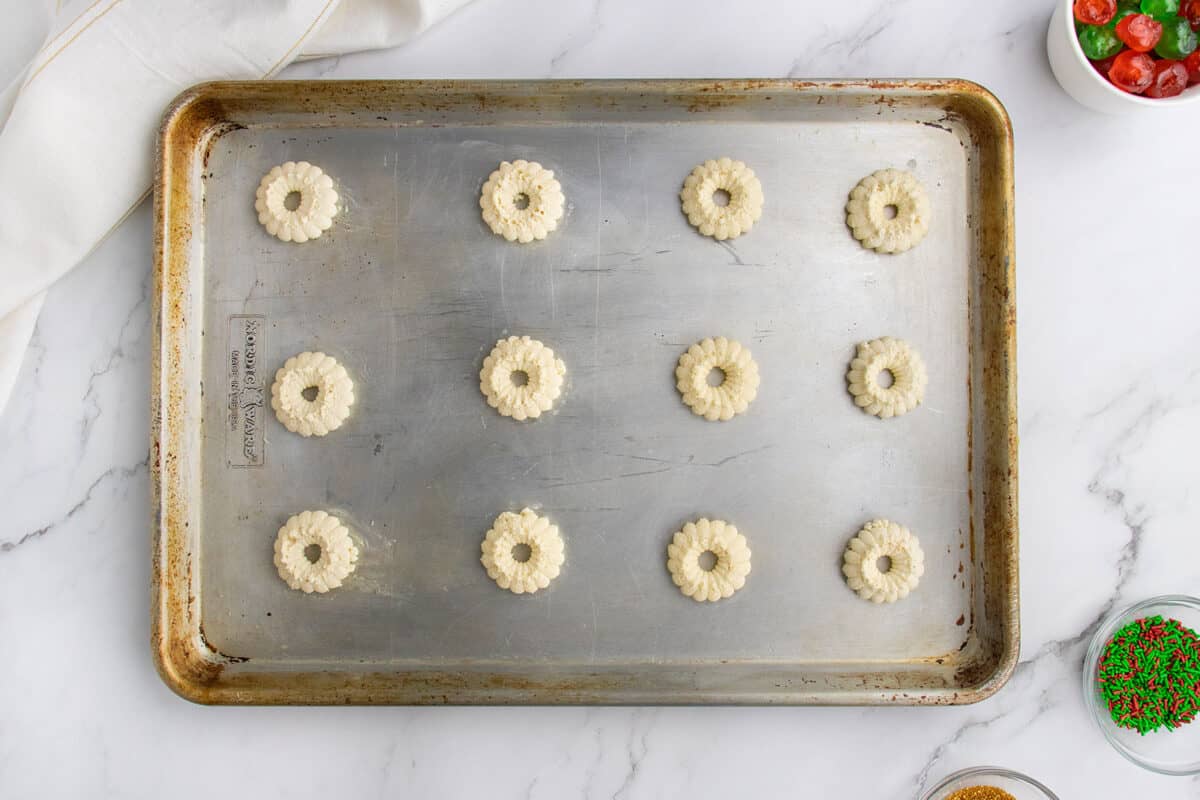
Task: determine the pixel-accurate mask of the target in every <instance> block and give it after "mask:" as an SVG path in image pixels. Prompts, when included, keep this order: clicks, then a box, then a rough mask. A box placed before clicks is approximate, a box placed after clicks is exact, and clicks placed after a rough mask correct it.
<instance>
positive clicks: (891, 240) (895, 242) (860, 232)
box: [846, 169, 930, 253]
mask: <svg viewBox="0 0 1200 800" xmlns="http://www.w3.org/2000/svg"><path fill="white" fill-rule="evenodd" d="M889 207H890V208H891V209H892V210H894V211H895V212H896V214H895V216H889V214H888V209H889ZM929 216H930V211H929V197H928V196H927V195H926V194H925V187H924V186H922V185H921V182H920V181H919V180H917V178H916V176H915V175H913V174H912V173H909V172H903V171H901V170H898V169H881V170H879V171H878V172H873V173H871V174H870V175H868V176H867V177H865V178H863V179H862V180H861V181H860V182H859V184H858V185H857V186H855V187H854V189H853V190H852V191H851V192H850V200H849V202H847V203H846V224H847V225H849V226H850V230H851V232H853V233H854V238H855V239H858V240H859V241H860V242H862V245H863V247H866V248H869V249H871V250H875V251H877V252H880V253H902V252H904V251H905V250H908V249H909V248H912V247H915V246H916V245H917V244H918V243H920V241H921V240H922V239H924V238H925V234H926V233H928V232H929Z"/></svg>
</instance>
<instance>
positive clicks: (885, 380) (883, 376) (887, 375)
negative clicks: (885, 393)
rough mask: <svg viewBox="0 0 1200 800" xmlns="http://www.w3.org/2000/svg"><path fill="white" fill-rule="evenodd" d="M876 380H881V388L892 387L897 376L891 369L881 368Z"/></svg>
mask: <svg viewBox="0 0 1200 800" xmlns="http://www.w3.org/2000/svg"><path fill="white" fill-rule="evenodd" d="M876 380H877V381H878V382H879V386H880V388H882V389H890V388H892V384H893V383H895V382H896V376H895V375H893V374H892V371H891V370H890V369H881V370H879V377H878V378H876Z"/></svg>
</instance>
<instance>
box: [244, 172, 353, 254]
mask: <svg viewBox="0 0 1200 800" xmlns="http://www.w3.org/2000/svg"><path fill="white" fill-rule="evenodd" d="M293 192H295V193H296V195H297V196H298V197H299V203H298V204H297V205H296V207H295V208H288V202H287V199H288V196H289V195H291V194H292V193H293ZM337 201H338V193H337V192H336V191H334V188H333V178H330V177H329V176H328V175H326V174H325V173H324V172H323V171H322V170H321V168H320V167H317V166H314V165H312V164H310V163H308V162H307V161H300V162H296V161H288V162H286V163H284V164H280V165H279V166H277V167H272V168H271V171H270V172H268V173H267V174H266V175H264V176H263V179H262V181H261V182H260V183H259V184H258V191H257V192H256V193H255V200H254V209H255V210H256V211H257V212H258V221H259V222H261V223H262V224H263V227H265V228H266V229H267V233H269V234H271V235H272V236H276V237H278V238H279V239H282V240H283V241H285V242H307V241H308V240H309V239H316V238H317V237H318V236H320V235H321V233H322V232H324V231H326V230H328V229H329V228H330V226H332V225H333V217H334V215H335V214H337Z"/></svg>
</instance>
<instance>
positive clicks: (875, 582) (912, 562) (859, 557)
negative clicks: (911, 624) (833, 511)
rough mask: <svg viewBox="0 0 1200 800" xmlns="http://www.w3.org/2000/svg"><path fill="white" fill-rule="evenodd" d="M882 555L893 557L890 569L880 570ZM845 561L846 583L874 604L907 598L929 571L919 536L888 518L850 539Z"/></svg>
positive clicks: (873, 521) (871, 522)
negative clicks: (926, 571) (926, 570)
mask: <svg viewBox="0 0 1200 800" xmlns="http://www.w3.org/2000/svg"><path fill="white" fill-rule="evenodd" d="M881 558H888V559H890V560H891V566H890V567H889V568H888V570H887V572H880V570H879V559H881ZM842 562H843V563H842V574H843V575H845V576H846V583H847V584H848V585H849V586H850V588H851V589H853V590H854V591H856V592H858V596H859V597H861V598H862V599H864V600H870V601H871V602H872V603H894V602H896V601H897V600H900V599H901V598H904V597H907V596H908V593H909V592H911V591H912V590H913V589H915V588H917V584H918V583H919V582H920V580H921V576H922V575H924V574H925V554H924V553H923V552H922V551H921V544H920V542H918V541H917V537H916V536H913V534H912V532H911V531H909V529H908V528H906V527H904V526H903V525H897V524H896V523H895V522H891V521H890V520H886V519H876V520H871V521H870V522H868V523H867V524H866V525H864V526H863V529H862V530H861V531H859V532H858V535H857V536H855V537H854V538H853V539H851V540H850V544H849V546H848V547H847V548H846V553H845V555H843V556H842Z"/></svg>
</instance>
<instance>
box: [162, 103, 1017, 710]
mask: <svg viewBox="0 0 1200 800" xmlns="http://www.w3.org/2000/svg"><path fill="white" fill-rule="evenodd" d="M723 155H729V156H732V157H735V158H738V159H741V160H743V161H745V162H747V163H748V164H750V165H751V166H752V167H753V168H754V169H755V171H756V172H757V173H758V175H759V176H760V178H761V181H762V184H763V189H764V192H765V196H766V209H765V214H764V216H763V218H762V220H761V222H759V223H758V224H756V225H755V226H754V229H753V231H751V232H750V233H749V234H748V235H745V236H743V237H741V238H739V239H737V240H735V241H732V242H725V243H720V242H716V241H714V240H712V239H709V238H706V237H703V236H701V235H699V234H698V233H697V232H696V231H695V230H694V229H692V228H691V227H690V226H689V225H688V223H687V220H686V219H685V217H684V216H683V214H682V213H681V212H680V209H679V202H678V198H677V192H678V190H679V187H680V185H681V183H682V181H683V178H684V177H685V176H686V175H687V174H688V172H689V171H690V170H691V169H692V167H693V166H695V165H696V164H698V163H700V162H701V161H703V160H705V159H707V158H716V157H720V156H723ZM158 156H159V158H158V172H157V177H156V183H155V215H156V237H155V248H156V275H157V284H156V290H155V309H156V312H155V319H156V336H157V340H156V345H155V357H154V370H153V396H154V397H153V409H154V424H153V453H152V458H151V463H152V465H153V482H154V494H153V503H154V513H155V515H156V522H155V526H154V528H155V543H154V564H153V567H154V568H153V581H154V611H153V649H154V654H155V658H156V662H157V665H158V668H159V670H160V673H161V674H162V676H163V678H164V680H165V681H166V682H167V683H168V684H169V685H170V686H171V687H172V688H173V689H175V690H176V691H177V692H179V693H180V694H181V695H183V696H185V697H187V698H189V699H192V700H196V701H199V702H205V703H379V704H381V703H604V704H610V703H755V704H954V703H970V702H974V701H977V700H981V699H983V698H985V697H987V696H989V695H990V694H992V693H993V692H995V691H996V690H997V689H998V688H1000V686H1002V685H1003V683H1004V682H1005V681H1006V680H1007V678H1008V676H1009V674H1010V673H1011V671H1012V669H1013V667H1014V665H1015V663H1016V659H1017V650H1018V608H1017V606H1018V595H1017V477H1016V465H1017V458H1016V448H1017V440H1016V435H1017V434H1016V431H1017V424H1016V403H1015V398H1016V389H1015V344H1014V339H1015V316H1014V314H1015V308H1014V300H1015V297H1014V292H1013V276H1014V267H1013V211H1012V198H1013V188H1012V176H1013V169H1012V138H1011V129H1010V126H1009V122H1008V118H1007V116H1006V114H1005V112H1004V110H1003V108H1002V106H1001V105H1000V103H999V102H998V101H997V100H996V99H995V98H994V97H993V96H992V95H990V94H989V93H988V92H987V91H985V90H984V89H982V88H980V87H979V86H976V85H974V84H971V83H967V82H963V81H954V80H950V81H839V82H829V81H826V82H820V81H818V82H813V81H774V80H771V81H740V80H739V81H676V80H667V81H553V82H487V81H467V82H460V81H415V82H403V81H381V82H302V83H287V82H269V83H216V84H207V85H202V86H199V87H196V88H194V89H192V90H190V91H188V92H186V93H185V94H184V95H182V96H181V97H180V98H179V99H178V100H177V101H176V102H175V103H174V104H173V105H172V106H171V107H170V109H169V110H168V112H167V114H166V117H165V120H164V122H163V125H162V129H161V134H160V138H159V142H158ZM516 158H526V159H529V160H536V161H539V162H541V163H542V164H544V165H545V166H547V167H548V168H550V169H553V170H554V171H555V173H556V174H557V176H558V178H559V179H560V181H561V182H562V185H563V188H564V192H565V194H566V196H567V203H568V207H567V213H566V215H565V217H564V219H563V220H562V223H561V225H560V228H559V229H558V230H557V231H555V232H554V233H553V234H552V235H551V236H550V237H549V238H547V239H546V240H545V241H543V242H539V243H534V244H530V245H518V244H511V243H508V242H505V241H504V240H503V239H501V238H500V237H497V236H495V235H493V234H492V233H491V232H490V231H489V230H488V228H487V227H486V226H485V224H484V223H483V221H482V220H481V219H480V214H479V208H478V196H479V190H480V186H481V184H482V182H483V181H484V180H485V179H486V178H487V176H488V174H489V173H490V172H491V171H492V170H493V169H494V168H495V167H496V165H497V164H498V163H499V162H500V161H501V160H505V159H508V160H512V159H516ZM287 160H297V161H298V160H308V161H311V162H313V163H316V164H318V165H320V166H321V167H322V168H324V169H325V170H326V171H327V172H328V173H330V174H331V175H333V176H334V177H335V179H336V181H337V185H338V189H339V192H340V194H341V197H342V203H343V209H342V211H341V213H340V214H339V216H338V217H337V218H336V221H335V225H334V227H333V228H332V229H331V230H330V231H328V232H327V233H326V235H324V236H322V237H321V238H320V239H318V240H316V241H313V242H310V243H308V244H304V245H295V244H285V243H283V242H279V241H277V240H275V239H273V238H271V237H270V236H268V235H267V234H266V232H265V231H264V230H263V229H262V228H261V227H260V226H259V224H258V221H257V219H256V217H255V214H254V211H253V201H254V190H255V187H256V186H257V184H258V181H259V179H260V177H261V176H262V175H263V174H264V173H265V172H266V171H267V170H268V169H270V167H271V166H273V165H275V164H277V163H280V162H283V161H287ZM888 166H895V167H899V168H903V169H908V170H911V171H913V172H915V173H916V174H917V175H918V176H919V177H920V178H921V180H922V181H923V182H924V183H925V185H926V187H927V188H928V190H929V193H930V195H931V200H932V207H933V223H932V227H931V230H930V232H929V235H928V237H927V238H926V240H925V241H924V242H923V243H922V244H921V245H919V246H918V247H917V248H915V249H914V250H911V251H909V252H908V253H905V254H902V255H898V256H881V255H878V254H876V253H873V252H870V251H867V250H865V249H863V248H862V247H860V246H859V244H858V243H857V242H855V241H854V239H853V238H852V237H851V236H850V234H849V231H848V230H847V228H846V225H845V221H844V211H843V206H844V204H845V201H846V196H847V193H848V192H849V191H850V189H851V188H852V187H853V186H854V185H855V184H856V183H857V182H858V180H859V179H860V178H862V177H863V176H864V175H866V174H868V173H870V172H872V171H874V170H877V169H880V168H883V167H888ZM509 334H529V335H531V336H534V337H535V338H539V339H542V340H543V341H545V342H546V343H547V344H549V345H550V346H551V347H553V348H554V349H555V351H556V352H557V353H558V354H559V355H560V356H561V357H562V358H563V359H564V360H565V362H566V364H567V368H568V383H567V386H566V390H565V393H564V395H563V397H562V398H561V400H560V402H559V403H558V405H557V407H556V408H555V409H554V412H553V413H551V414H549V415H548V416H545V417H543V418H542V419H540V420H538V421H536V422H533V423H524V424H522V423H516V422H514V421H512V420H509V419H503V418H501V417H499V416H497V414H496V413H495V412H494V411H492V410H491V409H490V408H488V407H487V405H486V404H485V402H484V400H483V398H482V397H481V395H480V393H479V390H478V377H477V376H478V372H479V369H480V364H481V362H482V359H483V357H484V356H485V355H486V354H487V352H488V351H489V350H490V348H491V347H492V345H493V344H494V343H495V341H496V340H497V339H498V338H499V337H502V336H505V335H509ZM716 335H725V336H729V337H731V338H736V339H738V340H740V341H742V342H743V343H745V344H746V345H748V346H749V347H750V348H751V350H752V351H753V353H754V356H755V358H756V359H757V361H758V363H759V366H760V370H761V373H762V386H761V389H760V391H759V394H758V398H757V400H755V402H754V404H753V406H752V407H751V409H750V412H749V413H747V414H745V415H742V416H739V417H737V418H736V419H734V420H733V421H731V422H727V423H722V424H714V423H708V422H705V421H703V420H702V419H700V418H698V417H696V416H693V415H692V414H691V413H689V411H688V409H686V408H685V407H684V406H683V405H682V404H681V403H680V400H679V397H678V394H677V393H676V391H675V388H674V378H673V369H674V365H675V362H676V360H677V358H678V357H679V355H680V353H681V352H682V351H683V350H684V349H685V348H686V347H687V346H688V345H689V344H690V343H692V342H694V341H696V340H698V339H701V338H703V337H705V336H716ZM883 335H891V336H897V337H901V338H904V339H907V340H909V341H911V342H913V343H914V344H915V345H916V346H917V347H918V348H919V349H920V351H921V352H922V354H923V355H924V357H925V360H926V362H927V364H928V366H929V373H930V384H929V390H928V394H927V399H926V402H925V404H924V405H923V406H922V407H921V408H920V409H918V410H917V411H916V412H914V413H911V414H908V415H906V416H904V417H902V418H898V419H893V420H888V421H886V422H884V421H880V420H878V419H875V418H873V417H869V416H867V415H865V414H863V413H862V412H860V411H859V410H858V409H856V408H855V406H854V405H853V403H852V402H851V398H850V396H849V395H848V393H847V392H846V386H845V380H844V377H843V376H844V374H845V371H846V367H847V363H848V362H849V360H850V358H851V357H852V356H853V353H854V347H855V344H856V343H857V342H858V341H860V340H864V339H868V338H874V337H877V336H883ZM303 350H324V351H325V352H327V353H331V354H333V355H335V356H336V357H337V358H338V359H339V360H340V361H341V362H342V363H343V364H345V365H346V367H347V368H348V369H349V371H350V373H351V374H352V376H353V378H354V381H355V384H356V393H357V396H358V402H357V405H356V406H355V409H354V413H353V415H352V416H351V418H350V420H349V421H348V422H347V424H346V425H345V426H344V427H343V428H342V429H340V430H338V431H336V432H335V433H334V434H332V435H329V436H327V437H325V438H314V439H303V438H301V437H298V436H295V435H292V434H289V433H288V432H287V431H286V430H284V428H283V427H282V426H281V425H280V424H279V423H278V421H277V420H276V419H275V418H274V416H273V414H272V413H271V411H270V407H269V404H266V405H264V402H263V401H264V394H265V395H266V399H267V400H269V392H270V381H271V376H272V374H273V373H274V370H275V369H276V368H277V367H278V366H279V365H280V364H281V363H282V362H283V361H284V360H285V359H286V358H287V357H288V356H290V355H293V354H295V353H297V352H300V351H303ZM524 506H532V507H535V508H538V509H541V511H542V513H544V514H546V515H548V516H549V517H551V518H552V519H553V521H554V522H555V523H556V524H557V525H558V526H559V527H560V529H561V530H562V532H563V536H564V539H565V541H566V550H567V561H566V564H565V567H564V570H563V573H562V575H561V576H560V577H559V578H558V579H557V580H555V581H554V583H553V584H552V585H551V586H550V587H549V589H547V590H545V591H542V592H539V593H537V594H536V595H532V596H528V595H526V596H515V595H512V594H510V593H508V592H504V591H501V590H499V589H498V588H497V587H496V586H495V585H494V584H493V583H492V582H491V581H490V580H489V579H488V577H487V575H486V574H485V572H484V570H483V568H482V567H481V565H480V564H479V544H480V541H481V539H482V537H483V535H484V533H485V532H486V531H487V529H488V527H489V525H490V523H491V521H492V519H493V518H494V517H495V516H496V515H497V514H498V513H499V512H501V511H504V510H519V509H521V508H522V507H524ZM306 508H324V509H329V510H332V511H334V512H335V513H337V514H338V515H339V516H341V517H343V519H345V520H346V521H347V522H348V523H349V525H350V526H351V528H352V529H353V530H354V532H355V535H356V536H357V537H358V538H359V542H360V548H361V550H362V557H361V560H360V565H359V569H358V571H357V572H356V573H355V574H354V575H353V576H352V577H351V579H350V580H349V581H348V582H347V584H346V585H345V586H344V587H343V588H341V589H339V590H337V591H335V592H332V593H330V594H328V595H304V594H301V593H299V592H294V591H292V590H290V589H288V588H287V586H286V585H285V584H284V583H283V582H282V581H281V580H279V578H278V577H277V576H276V574H275V570H274V567H273V565H272V544H273V541H274V537H275V533H276V531H277V530H278V528H279V526H280V525H281V524H282V522H283V521H284V520H286V519H287V517H288V516H290V515H291V514H294V513H297V512H299V511H300V510H302V509H306ZM700 515H706V516H710V517H718V518H723V519H727V520H729V521H731V522H733V523H734V524H736V525H737V526H738V528H739V529H740V530H741V531H742V532H744V533H745V534H746V536H747V538H748V540H749V543H750V547H751V549H752V551H753V572H752V573H751V575H750V577H749V580H748V583H747V585H746V587H745V588H744V589H743V590H742V591H741V592H739V593H738V594H737V595H735V596H734V597H733V598H731V599H728V600H724V601H722V602H720V603H716V604H698V603H695V602H693V601H692V600H690V599H688V598H686V597H684V596H683V595H682V594H681V593H680V592H679V591H678V590H677V589H676V588H675V587H674V586H673V585H672V583H671V581H670V578H669V576H668V574H667V571H666V567H665V561H666V554H665V551H666V545H667V542H668V540H669V539H670V537H671V535H672V533H673V532H674V531H675V530H677V529H678V528H679V526H680V525H681V523H683V522H684V521H686V520H688V519H692V518H695V517H698V516H700ZM877 516H885V517H889V518H892V519H896V520H898V521H901V522H903V523H904V524H906V525H908V526H909V527H910V528H911V529H912V530H913V531H914V532H916V533H917V535H918V536H919V537H920V539H921V542H922V544H923V547H924V550H925V553H926V558H927V572H926V574H925V577H924V579H923V581H922V583H921V585H920V587H919V588H918V589H917V590H916V592H914V593H913V594H912V595H911V596H910V597H909V598H908V599H906V600H904V601H903V602H900V603H897V604H895V605H891V606H875V605H872V604H870V603H866V602H863V601H862V600H860V599H859V598H858V597H857V596H855V594H854V593H853V592H851V591H850V590H849V589H847V587H846V586H845V584H844V582H843V579H842V576H841V574H840V563H841V554H842V550H843V548H844V547H845V545H846V542H847V540H848V539H849V538H850V537H851V536H852V535H853V534H854V533H855V532H856V531H857V530H858V528H859V527H860V526H861V525H862V524H863V523H864V522H865V521H867V520H869V519H871V518H873V517H877Z"/></svg>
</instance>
